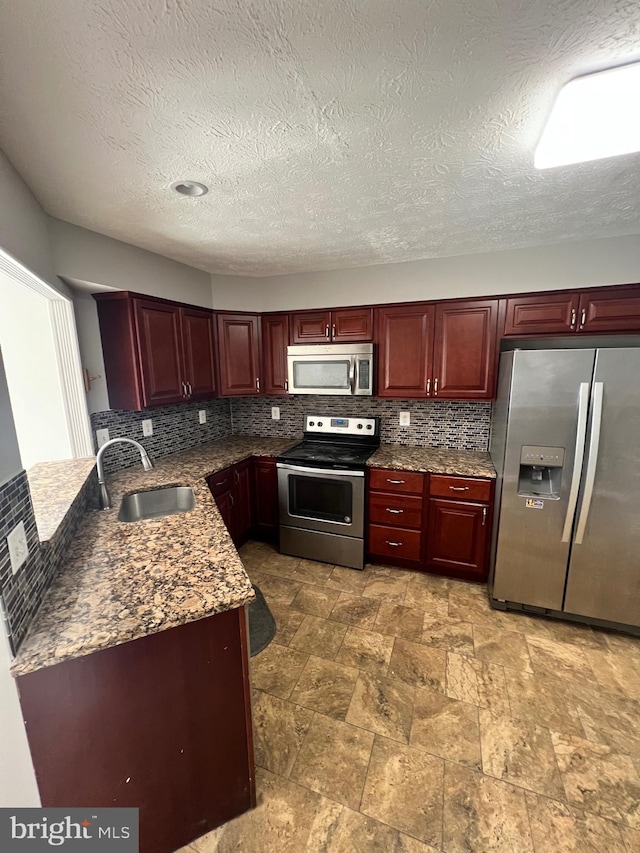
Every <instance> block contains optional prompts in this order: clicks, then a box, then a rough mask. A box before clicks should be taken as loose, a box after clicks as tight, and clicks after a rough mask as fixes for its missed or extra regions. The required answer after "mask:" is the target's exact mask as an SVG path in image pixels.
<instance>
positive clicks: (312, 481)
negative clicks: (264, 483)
mask: <svg viewBox="0 0 640 853" xmlns="http://www.w3.org/2000/svg"><path fill="white" fill-rule="evenodd" d="M278 501H279V505H280V524H284V525H286V526H288V527H299V528H303V529H305V530H318V531H322V532H325V533H337V534H339V535H341V536H354V537H357V538H362V537H363V536H364V471H334V470H327V469H324V468H305V467H303V466H301V465H287V464H286V463H283V462H278Z"/></svg>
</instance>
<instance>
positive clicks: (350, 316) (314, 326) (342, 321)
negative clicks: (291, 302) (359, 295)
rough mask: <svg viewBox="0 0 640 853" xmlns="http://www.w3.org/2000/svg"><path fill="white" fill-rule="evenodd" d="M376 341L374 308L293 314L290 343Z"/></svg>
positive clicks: (298, 312) (335, 309) (296, 312)
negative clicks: (374, 338)
mask: <svg viewBox="0 0 640 853" xmlns="http://www.w3.org/2000/svg"><path fill="white" fill-rule="evenodd" d="M372 340H373V308H370V307H366V306H365V307H363V308H334V309H333V310H332V311H325V310H322V311H295V312H294V313H293V314H291V343H293V344H325V343H366V342H367V341H372Z"/></svg>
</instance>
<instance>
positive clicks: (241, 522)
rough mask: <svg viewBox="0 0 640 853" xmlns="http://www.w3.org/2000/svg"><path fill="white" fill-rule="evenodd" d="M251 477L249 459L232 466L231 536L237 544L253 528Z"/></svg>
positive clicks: (242, 540) (244, 540) (246, 537)
mask: <svg viewBox="0 0 640 853" xmlns="http://www.w3.org/2000/svg"><path fill="white" fill-rule="evenodd" d="M252 479H253V478H252V476H251V460H250V459H246V460H245V461H244V462H238V464H237V465H234V466H233V508H232V525H231V536H232V538H233V541H234V542H235V544H236V545H237V546H240V545H242V544H243V543H244V542H246V541H247V539H248V538H249V534H250V533H251V530H252V528H253V488H252Z"/></svg>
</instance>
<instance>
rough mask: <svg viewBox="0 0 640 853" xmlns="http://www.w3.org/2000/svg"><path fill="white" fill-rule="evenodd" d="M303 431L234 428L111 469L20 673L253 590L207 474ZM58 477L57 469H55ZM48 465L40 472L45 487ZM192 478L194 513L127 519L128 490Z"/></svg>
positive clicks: (193, 615) (238, 601)
mask: <svg viewBox="0 0 640 853" xmlns="http://www.w3.org/2000/svg"><path fill="white" fill-rule="evenodd" d="M295 441H296V440H294V439H274V438H257V437H252V436H234V437H231V438H226V439H222V440H220V441H215V442H210V443H208V444H203V445H200V446H198V447H194V448H191V449H189V450H185V451H182V452H179V453H173V454H171V455H169V456H165V457H162V458H160V459H157V460H154V466H155V467H154V469H153V470H152V471H149V472H145V471H143V469H142V466H139V465H136V466H135V467H133V468H127V469H126V470H124V471H119V472H118V473H116V474H113V475H112V476H110V477H108V478H107V485H108V487H109V491H110V493H111V499H112V504H113V509H110V510H107V511H92V512H89V513H88V514H87V515H86V516H85V518H84V520H83V521H82V522H81V523H80V525H79V526H78V529H77V531H76V534H75V536H74V538H73V540H72V542H71V544H70V547H69V551H68V553H67V558H66V560H65V561H64V563H63V566H62V569H61V571H60V573H59V574H58V576H57V577H56V578H55V580H54V581H53V584H52V586H51V587H50V589H49V590H48V591H47V594H46V595H45V599H44V601H43V603H42V606H41V608H40V610H39V611H38V614H37V616H36V618H35V620H34V622H33V624H32V626H31V628H30V630H29V633H28V635H27V637H26V639H25V640H24V642H23V644H22V645H21V647H20V649H19V651H18V655H17V657H16V659H15V661H14V662H13V665H12V673H13V675H14V676H17V675H25V674H27V673H29V672H34V671H35V670H38V669H41V668H43V667H46V666H51V665H53V664H56V663H61V662H62V661H65V660H70V659H72V658H78V657H82V656H84V655H87V654H90V653H92V652H96V651H100V650H101V649H107V648H110V647H112V646H117V645H119V644H120V643H126V642H129V641H130V640H135V639H138V638H140V637H144V636H147V635H149V634H154V633H157V632H159V631H163V630H165V629H167V628H172V627H175V626H177V625H182V624H185V623H187V622H193V621H195V620H197V619H202V618H204V617H205V616H210V615H212V614H214V613H220V612H222V611H224V610H232V609H233V608H236V607H241V606H242V605H244V604H247V603H248V602H249V601H251V600H252V599H253V598H254V593H253V589H252V586H251V582H250V580H249V577H248V575H247V573H246V572H245V570H244V567H243V565H242V562H241V560H240V557H239V556H238V552H237V551H236V549H235V547H234V545H233V542H232V541H231V537H230V536H229V533H228V532H227V529H226V527H225V524H224V522H223V521H222V518H221V517H220V513H219V512H218V509H217V507H216V505H215V502H214V500H213V498H212V496H211V493H210V491H209V488H208V486H207V484H206V477H207V476H208V475H209V474H212V473H214V472H216V471H220V470H221V469H222V468H226V467H227V466H228V465H232V464H234V463H236V462H240V461H242V460H243V459H247V458H249V457H251V456H277V455H278V454H279V453H281V452H282V451H284V450H285V449H286V448H288V447H290V446H291V445H292V444H294V443H295ZM53 476H54V479H55V480H56V481H57V480H58V476H57V474H54V475H53ZM45 479H46V477H45V475H44V471H43V472H42V477H41V488H42V490H43V494H44V492H45V491H46V486H45V483H44V480H45ZM165 485H188V486H191V487H192V488H193V490H194V492H195V496H196V506H195V508H194V509H193V510H191V511H190V512H188V513H181V514H179V515H172V516H167V517H164V518H158V519H149V520H146V521H138V522H135V523H133V524H127V523H125V522H120V521H118V520H117V515H118V511H119V508H120V503H121V500H122V497H123V496H124V495H126V494H129V493H131V492H135V491H138V490H147V489H152V488H155V487H157V486H165Z"/></svg>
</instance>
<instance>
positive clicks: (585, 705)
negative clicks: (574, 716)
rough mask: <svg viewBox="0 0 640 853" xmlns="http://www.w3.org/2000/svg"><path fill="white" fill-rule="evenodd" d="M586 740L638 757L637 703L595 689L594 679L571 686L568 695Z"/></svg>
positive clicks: (639, 720)
mask: <svg viewBox="0 0 640 853" xmlns="http://www.w3.org/2000/svg"><path fill="white" fill-rule="evenodd" d="M569 701H570V703H571V706H572V708H576V709H577V713H578V717H579V719H580V722H581V724H582V728H583V729H584V733H585V735H586V737H587V740H592V741H595V742H596V743H603V744H607V745H608V746H611V747H613V748H614V750H617V751H619V752H628V753H630V754H631V755H636V756H640V702H638V701H636V700H635V699H630V698H629V697H628V696H625V695H624V694H623V693H618V692H615V691H610V690H605V689H604V688H598V685H597V684H594V682H593V679H591V680H590V681H586V680H585V682H584V683H573V684H572V685H571V690H570V694H569Z"/></svg>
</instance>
